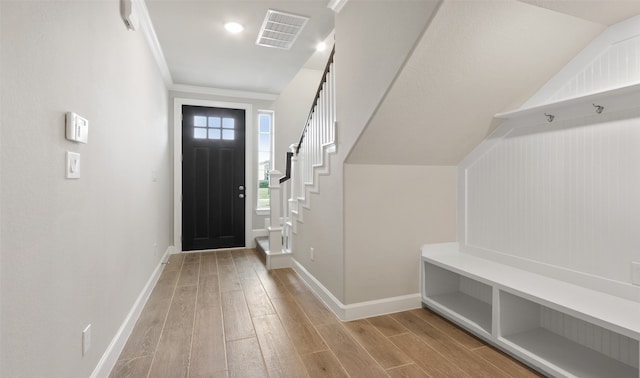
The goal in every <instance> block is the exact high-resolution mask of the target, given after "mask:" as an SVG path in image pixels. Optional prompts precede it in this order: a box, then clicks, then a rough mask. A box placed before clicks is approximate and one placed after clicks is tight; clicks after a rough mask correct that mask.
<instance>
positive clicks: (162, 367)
mask: <svg viewBox="0 0 640 378" xmlns="http://www.w3.org/2000/svg"><path fill="white" fill-rule="evenodd" d="M197 289H198V287H197V286H183V287H178V288H176V291H175V294H174V296H173V301H172V302H171V307H170V308H169V314H168V315H167V321H166V323H165V326H164V329H163V330H162V336H161V337H160V342H159V343H158V348H157V349H156V353H155V357H154V359H153V363H152V364H151V370H150V372H149V376H151V377H186V376H187V372H188V368H189V354H190V352H191V335H192V332H193V319H194V312H195V304H196V292H197Z"/></svg>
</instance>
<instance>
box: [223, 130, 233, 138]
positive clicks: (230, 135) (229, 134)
mask: <svg viewBox="0 0 640 378" xmlns="http://www.w3.org/2000/svg"><path fill="white" fill-rule="evenodd" d="M235 133H236V132H235V131H233V130H222V139H224V140H234V139H235V137H236V136H235Z"/></svg>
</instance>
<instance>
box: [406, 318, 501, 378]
mask: <svg viewBox="0 0 640 378" xmlns="http://www.w3.org/2000/svg"><path fill="white" fill-rule="evenodd" d="M394 319H396V320H398V321H399V322H400V323H402V325H404V326H405V327H407V328H408V329H410V330H411V331H412V332H413V333H414V334H415V335H417V336H418V337H420V338H421V339H423V341H425V342H426V343H429V344H430V345H431V346H432V347H433V348H435V349H436V350H438V352H439V353H440V354H443V355H445V356H447V359H449V360H450V361H455V363H456V365H457V366H458V367H459V368H460V369H462V370H464V371H465V372H467V373H468V374H473V376H474V377H487V378H496V377H505V378H507V377H508V375H507V374H505V373H504V372H503V371H502V370H500V369H498V368H496V367H495V366H493V365H492V364H490V363H489V362H488V361H487V360H485V359H483V358H482V357H480V356H478V355H477V354H474V353H473V352H472V351H470V350H469V349H467V348H465V347H464V346H462V345H460V344H459V343H458V342H456V341H454V339H453V338H451V337H449V336H448V335H447V334H445V333H443V332H442V331H440V330H437V329H435V328H434V327H433V326H432V325H431V324H429V323H427V322H425V321H424V320H422V319H421V318H420V317H418V316H417V315H415V314H414V313H413V312H410V311H407V312H402V313H399V314H396V315H394Z"/></svg>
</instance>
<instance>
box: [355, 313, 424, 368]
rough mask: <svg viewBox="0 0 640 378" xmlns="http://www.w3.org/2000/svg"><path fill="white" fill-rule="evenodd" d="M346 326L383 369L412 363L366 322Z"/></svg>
mask: <svg viewBox="0 0 640 378" xmlns="http://www.w3.org/2000/svg"><path fill="white" fill-rule="evenodd" d="M344 326H345V327H346V328H347V329H348V330H349V331H350V332H351V334H352V335H353V336H354V337H355V338H356V339H357V340H358V342H360V345H362V346H363V347H364V348H365V349H366V350H367V352H369V354H371V356H372V357H373V358H374V359H375V360H376V361H378V363H379V364H380V365H381V366H382V367H383V368H385V369H389V368H392V367H396V366H401V365H406V364H409V363H411V362H412V361H411V359H410V358H409V357H408V356H407V355H406V354H404V353H403V352H402V351H401V350H400V349H398V347H396V346H395V345H393V343H392V342H391V341H389V339H387V338H386V337H385V336H384V335H383V334H382V333H380V332H379V331H378V330H377V329H376V328H375V327H374V326H372V325H371V323H369V322H367V321H366V320H355V321H351V322H346V323H344Z"/></svg>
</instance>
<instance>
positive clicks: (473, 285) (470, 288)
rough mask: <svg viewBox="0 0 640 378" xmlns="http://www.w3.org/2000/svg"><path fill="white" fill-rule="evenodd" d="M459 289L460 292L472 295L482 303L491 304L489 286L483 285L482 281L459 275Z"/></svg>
mask: <svg viewBox="0 0 640 378" xmlns="http://www.w3.org/2000/svg"><path fill="white" fill-rule="evenodd" d="M459 289H460V291H461V292H462V293H465V294H467V295H469V296H471V297H474V298H476V299H478V300H480V301H482V302H484V303H487V304H491V302H492V296H493V292H492V289H491V286H489V285H485V284H483V283H482V282H478V281H476V280H472V279H470V278H467V277H465V276H460V285H459Z"/></svg>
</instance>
